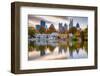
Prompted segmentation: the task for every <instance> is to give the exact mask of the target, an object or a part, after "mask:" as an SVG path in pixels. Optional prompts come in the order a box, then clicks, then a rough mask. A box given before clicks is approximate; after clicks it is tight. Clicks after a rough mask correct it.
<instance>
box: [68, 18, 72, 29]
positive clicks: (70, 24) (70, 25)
mask: <svg viewBox="0 0 100 76" xmlns="http://www.w3.org/2000/svg"><path fill="white" fill-rule="evenodd" d="M71 27H73V19H70V23H69V29H70V28H71Z"/></svg>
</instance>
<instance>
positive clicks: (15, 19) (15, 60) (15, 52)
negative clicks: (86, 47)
mask: <svg viewBox="0 0 100 76" xmlns="http://www.w3.org/2000/svg"><path fill="white" fill-rule="evenodd" d="M22 6H27V7H42V8H43V7H45V8H62V9H79V10H93V11H94V12H95V14H94V16H95V17H94V20H95V21H94V25H95V28H94V30H95V31H94V34H95V37H94V39H95V40H94V41H95V45H94V50H95V53H94V59H95V60H94V64H95V65H94V66H80V67H62V68H49V69H48V68H47V69H34V70H31V69H28V70H20V7H22ZM97 12H98V11H97V7H93V6H80V5H78V6H77V5H62V4H48V3H31V2H13V3H11V72H12V73H14V74H25V73H40V72H57V71H73V70H89V69H97V66H98V61H97V57H98V55H97V48H98V47H97V46H98V45H97V41H98V39H97V33H98V30H97V28H98V27H97V22H98V21H97Z"/></svg>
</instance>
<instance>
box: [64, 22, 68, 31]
mask: <svg viewBox="0 0 100 76" xmlns="http://www.w3.org/2000/svg"><path fill="white" fill-rule="evenodd" d="M67 29H68V25H67V24H66V23H65V24H64V31H67Z"/></svg>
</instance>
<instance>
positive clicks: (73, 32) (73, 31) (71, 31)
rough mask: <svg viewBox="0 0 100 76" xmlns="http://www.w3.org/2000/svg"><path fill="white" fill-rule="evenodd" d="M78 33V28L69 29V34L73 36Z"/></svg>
mask: <svg viewBox="0 0 100 76" xmlns="http://www.w3.org/2000/svg"><path fill="white" fill-rule="evenodd" d="M76 31H77V28H76V27H71V28H70V29H69V33H72V34H75V33H76Z"/></svg>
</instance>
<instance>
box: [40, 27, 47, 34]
mask: <svg viewBox="0 0 100 76" xmlns="http://www.w3.org/2000/svg"><path fill="white" fill-rule="evenodd" d="M39 32H40V33H41V34H43V33H46V28H45V27H43V26H41V27H40V29H39Z"/></svg>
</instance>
